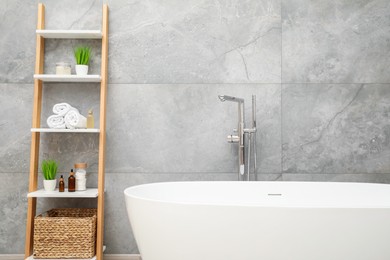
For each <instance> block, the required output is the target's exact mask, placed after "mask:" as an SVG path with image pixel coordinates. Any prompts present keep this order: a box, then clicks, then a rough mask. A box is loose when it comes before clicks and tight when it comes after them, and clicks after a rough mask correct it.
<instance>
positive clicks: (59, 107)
mask: <svg viewBox="0 0 390 260" xmlns="http://www.w3.org/2000/svg"><path fill="white" fill-rule="evenodd" d="M71 110H75V111H77V113H79V111H78V110H77V109H76V108H74V107H72V106H71V105H69V104H68V103H58V104H55V105H54V106H53V113H54V114H56V115H60V116H65V115H66V113H68V112H69V111H71Z"/></svg>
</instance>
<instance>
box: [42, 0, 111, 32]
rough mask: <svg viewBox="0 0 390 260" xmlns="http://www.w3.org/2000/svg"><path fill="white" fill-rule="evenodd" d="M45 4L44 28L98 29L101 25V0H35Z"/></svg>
mask: <svg viewBox="0 0 390 260" xmlns="http://www.w3.org/2000/svg"><path fill="white" fill-rule="evenodd" d="M38 3H43V4H44V5H45V10H46V12H45V28H46V29H63V30H70V29H74V30H83V29H85V30H98V29H101V27H102V5H103V0H78V1H73V0H61V1H57V0H36V5H37V6H38Z"/></svg>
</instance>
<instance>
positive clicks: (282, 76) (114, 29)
mask: <svg viewBox="0 0 390 260" xmlns="http://www.w3.org/2000/svg"><path fill="white" fill-rule="evenodd" d="M38 2H43V3H44V4H45V6H46V28H47V29H100V28H101V8H102V3H108V5H109V9H110V15H109V17H110V18H109V22H110V24H109V84H108V100H107V156H106V172H107V173H106V196H105V206H106V210H105V238H104V241H105V242H104V243H105V244H106V245H107V251H106V252H107V253H109V254H129V253H138V249H137V245H136V243H135V240H134V237H133V235H132V231H131V228H130V224H129V222H128V219H127V214H126V211H125V204H124V196H123V190H124V189H125V188H126V187H128V186H132V185H137V184H142V183H149V182H159V181H233V180H236V179H237V174H236V172H237V165H236V161H237V148H236V146H235V145H231V144H228V143H227V142H226V136H227V135H228V134H231V133H232V129H233V128H236V120H237V119H236V118H237V105H236V104H234V103H229V102H225V103H221V102H220V101H219V100H218V98H217V96H218V95H219V94H226V95H234V96H239V97H243V98H245V99H246V112H245V115H246V117H247V122H249V118H250V110H251V106H250V100H251V94H256V95H257V116H258V117H257V118H258V125H257V126H258V133H257V140H258V147H257V153H258V170H257V177H258V180H259V181H351V182H379V183H390V164H389V163H388V161H389V159H388V158H389V156H390V120H389V115H390V105H389V104H390V102H389V100H390V76H389V75H390V74H389V73H388V70H389V69H388V68H389V67H390V66H389V65H390V63H389V62H390V57H389V55H390V45H389V41H390V19H388V18H389V16H388V13H389V11H390V3H389V1H387V0H367V1H365V0H358V1H348V0H341V1H333V2H332V1H309V0H291V1H289V0H282V1H276V0H260V1H256V0H244V1H238V0H216V1H205V0H199V1H198V0H190V1H178V0H171V1H158V0H150V1H140V0H132V1H125V0H80V1H73V0H63V1H57V0H42V1H40V0H34V1H22V0H15V1H11V0H5V2H4V3H2V5H1V6H0V20H1V21H2V22H1V23H0V31H1V32H2V37H1V39H0V60H1V62H0V104H1V108H2V109H1V113H0V133H1V135H0V174H1V176H2V181H1V182H0V195H1V196H0V205H1V209H0V214H1V216H2V218H1V220H0V254H23V251H24V239H25V238H24V234H25V219H26V209H27V199H26V194H27V189H28V188H27V187H28V171H29V157H30V140H31V134H30V127H31V116H32V98H33V85H32V83H33V78H32V75H33V74H34V64H35V27H36V17H37V4H38ZM76 2H77V3H76ZM80 44H90V45H91V46H92V47H93V49H94V54H95V56H94V57H93V59H92V61H91V67H90V70H91V73H100V62H99V60H100V55H101V53H100V47H101V46H100V43H99V41H95V40H92V41H84V40H81V41H80V40H77V41H76V40H64V41H62V40H60V41H59V40H47V41H46V45H45V51H46V54H47V55H46V56H45V68H44V70H45V72H46V73H53V72H54V65H55V63H56V62H58V61H68V62H70V63H73V54H72V48H73V47H75V46H77V45H80ZM362 83H364V84H362ZM99 89H100V87H99V84H45V85H44V88H43V100H44V102H43V108H42V127H45V126H46V123H45V121H46V118H47V117H48V116H49V115H50V114H51V109H52V106H53V105H54V104H55V103H58V102H68V103H70V104H72V105H74V106H76V107H77V108H78V109H79V110H80V112H81V113H82V114H84V115H86V114H87V111H88V109H89V108H93V109H94V111H95V113H94V114H95V121H96V126H98V125H99V98H100V96H99ZM98 142H99V141H98V136H97V135H95V134H69V135H63V134H42V138H41V144H42V145H41V149H40V159H43V158H54V159H57V160H59V161H60V169H59V174H64V175H65V177H67V176H68V172H69V170H70V168H72V167H73V164H74V163H75V162H77V161H86V162H87V163H88V164H89V167H88V172H89V177H88V185H89V186H90V187H96V184H97V157H98ZM38 185H39V187H41V186H42V177H41V175H39V180H38ZM95 205H96V199H87V200H79V199H71V200H67V199H39V200H38V212H39V213H41V212H43V211H45V210H48V209H50V208H55V207H93V206H95Z"/></svg>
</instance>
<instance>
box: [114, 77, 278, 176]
mask: <svg viewBox="0 0 390 260" xmlns="http://www.w3.org/2000/svg"><path fill="white" fill-rule="evenodd" d="M219 94H226V95H233V96H240V97H243V98H245V100H246V116H247V122H248V124H249V122H250V118H251V114H250V113H251V103H250V102H251V94H256V95H257V102H258V103H257V104H258V105H257V119H258V125H257V126H258V133H257V140H258V143H259V146H258V150H257V153H258V165H259V167H258V172H266V173H280V156H281V151H280V147H281V143H280V85H278V84H274V85H272V84H271V85H238V84H229V85H125V84H118V85H110V92H109V97H108V115H107V120H108V123H107V127H108V130H107V149H108V151H110V152H109V153H107V169H108V171H110V172H168V173H170V172H183V173H184V172H234V171H237V170H238V167H237V147H236V145H231V144H228V143H227V141H226V136H227V135H228V134H231V133H232V129H233V128H237V104H236V103H232V102H224V103H221V102H220V101H219V99H218V95H219ZM248 126H250V125H248Z"/></svg>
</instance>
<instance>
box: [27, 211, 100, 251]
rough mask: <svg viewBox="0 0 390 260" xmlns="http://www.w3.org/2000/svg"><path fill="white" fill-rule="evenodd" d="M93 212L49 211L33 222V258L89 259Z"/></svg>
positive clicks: (93, 222)
mask: <svg viewBox="0 0 390 260" xmlns="http://www.w3.org/2000/svg"><path fill="white" fill-rule="evenodd" d="M95 241H96V209H81V208H80V209H71V208H69V209H51V210H49V211H47V212H45V213H43V214H41V215H38V216H36V217H35V219H34V254H33V256H34V258H52V259H54V258H92V257H93V256H94V255H95Z"/></svg>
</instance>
